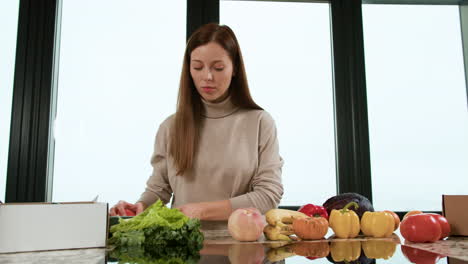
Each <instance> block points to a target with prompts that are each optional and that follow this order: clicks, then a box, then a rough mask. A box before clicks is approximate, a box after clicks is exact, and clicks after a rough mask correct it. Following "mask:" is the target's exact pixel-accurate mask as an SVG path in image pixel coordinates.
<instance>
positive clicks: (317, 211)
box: [297, 204, 328, 220]
mask: <svg viewBox="0 0 468 264" xmlns="http://www.w3.org/2000/svg"><path fill="white" fill-rule="evenodd" d="M297 211H299V212H301V213H304V214H306V215H308V216H310V217H314V216H321V217H323V218H325V219H327V220H328V212H327V209H325V207H323V206H320V205H314V204H306V205H303V206H301V208H299V210H297Z"/></svg>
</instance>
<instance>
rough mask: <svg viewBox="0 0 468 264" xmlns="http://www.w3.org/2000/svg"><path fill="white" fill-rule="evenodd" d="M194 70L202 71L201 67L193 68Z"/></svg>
mask: <svg viewBox="0 0 468 264" xmlns="http://www.w3.org/2000/svg"><path fill="white" fill-rule="evenodd" d="M193 69H194V70H196V71H199V70H201V69H202V67H193Z"/></svg>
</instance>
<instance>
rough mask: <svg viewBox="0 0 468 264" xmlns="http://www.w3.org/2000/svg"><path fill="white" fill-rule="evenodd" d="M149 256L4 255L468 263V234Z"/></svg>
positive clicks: (249, 262)
mask: <svg viewBox="0 0 468 264" xmlns="http://www.w3.org/2000/svg"><path fill="white" fill-rule="evenodd" d="M158 252H162V253H160V255H158V256H150V255H148V254H146V253H145V251H144V250H141V248H136V249H135V250H132V249H129V250H127V251H125V252H119V251H118V250H112V249H107V250H106V249H80V250H58V251H46V252H30V253H17V254H0V263H2V264H20V263H21V264H27V263H34V264H42V263H47V264H54V263H60V264H63V263H67V264H74V263H77V264H78V263H80V264H81V263H83V264H84V263H86V264H88V263H91V264H106V263H122V264H123V263H134V264H137V263H138V264H150V263H151V264H156V263H157V264H176V263H177V264H182V263H189V264H195V263H204V264H210V263H232V264H257V263H287V264H296V263H313V264H320V263H360V264H366V263H379V264H380V263H418V264H433V263H440V264H444V263H447V264H460V263H465V264H468V237H450V238H449V239H447V240H443V241H438V242H436V243H425V244H424V243H418V244H415V243H408V242H406V241H401V240H400V237H399V236H398V235H396V234H394V235H393V236H392V237H391V238H381V239H377V238H365V237H358V238H356V239H334V238H329V239H326V240H325V239H324V240H315V241H295V242H282V241H264V240H262V241H259V242H244V243H241V242H237V241H234V240H233V239H232V238H230V237H217V238H213V237H211V238H210V237H207V238H206V239H205V242H204V247H203V248H202V250H201V251H200V252H195V253H190V252H188V251H187V250H186V249H184V248H177V247H175V248H167V249H164V250H160V251H158Z"/></svg>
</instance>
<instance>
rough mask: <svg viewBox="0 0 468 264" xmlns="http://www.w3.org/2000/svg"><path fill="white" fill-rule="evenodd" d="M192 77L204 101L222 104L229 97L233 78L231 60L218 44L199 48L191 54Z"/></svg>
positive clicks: (209, 44) (210, 43)
mask: <svg viewBox="0 0 468 264" xmlns="http://www.w3.org/2000/svg"><path fill="white" fill-rule="evenodd" d="M190 75H192V79H193V82H194V84H195V87H196V88H197V91H198V93H199V94H200V95H201V96H202V97H203V99H205V100H206V101H208V102H212V103H216V102H221V101H222V100H224V99H225V98H226V97H227V96H228V90H229V85H230V84H231V79H232V76H233V65H232V61H231V58H230V57H229V54H228V53H227V51H226V50H225V49H223V47H221V46H220V45H219V44H218V43H216V42H209V43H208V44H205V45H203V46H199V47H197V48H196V49H194V50H193V51H192V53H191V54H190Z"/></svg>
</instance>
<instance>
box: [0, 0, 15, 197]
mask: <svg viewBox="0 0 468 264" xmlns="http://www.w3.org/2000/svg"><path fill="white" fill-rule="evenodd" d="M18 8H19V0H11V1H2V2H0V32H2V34H1V35H0V58H1V59H0V200H1V201H5V200H4V198H5V186H6V175H7V165H8V145H9V143H10V120H11V102H12V97H13V77H14V70H15V54H16V34H17V28H18Z"/></svg>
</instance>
